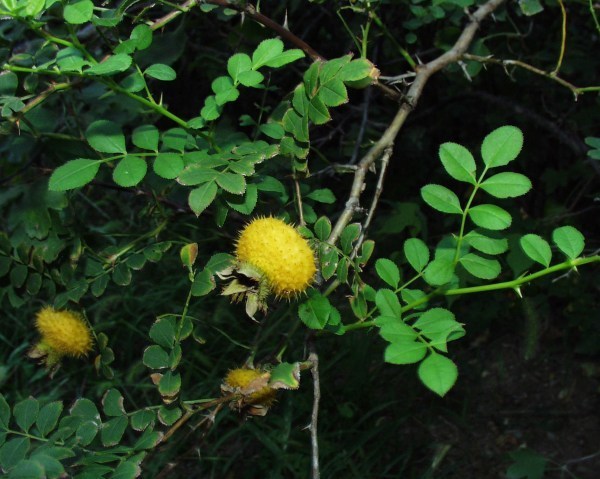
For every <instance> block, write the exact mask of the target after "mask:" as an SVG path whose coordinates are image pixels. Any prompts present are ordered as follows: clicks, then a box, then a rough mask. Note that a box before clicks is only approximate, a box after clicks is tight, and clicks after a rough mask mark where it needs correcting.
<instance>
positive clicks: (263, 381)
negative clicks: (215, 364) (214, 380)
mask: <svg viewBox="0 0 600 479" xmlns="http://www.w3.org/2000/svg"><path fill="white" fill-rule="evenodd" d="M269 377H270V375H269V373H268V372H266V371H262V370H260V369H248V368H237V369H232V370H231V371H229V372H228V373H227V376H225V380H224V384H223V386H222V389H223V391H225V392H234V393H240V394H241V395H242V396H243V401H242V403H243V404H244V405H252V406H264V407H266V408H268V407H270V406H271V405H272V404H273V403H274V402H275V395H276V390H275V389H272V388H271V387H269V386H268V382H269Z"/></svg>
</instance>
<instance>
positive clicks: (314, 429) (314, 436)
mask: <svg viewBox="0 0 600 479" xmlns="http://www.w3.org/2000/svg"><path fill="white" fill-rule="evenodd" d="M308 348H309V354H308V361H309V362H310V363H311V368H310V370H311V372H312V377H313V408H312V414H311V417H310V425H309V426H308V427H309V429H310V445H311V457H312V461H311V477H312V479H319V478H320V477H321V472H320V470H319V437H318V419H319V401H320V400H321V383H320V380H319V355H318V354H317V350H316V347H315V337H314V336H312V337H311V338H309V340H308Z"/></svg>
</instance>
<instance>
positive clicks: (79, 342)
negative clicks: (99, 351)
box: [35, 306, 93, 357]
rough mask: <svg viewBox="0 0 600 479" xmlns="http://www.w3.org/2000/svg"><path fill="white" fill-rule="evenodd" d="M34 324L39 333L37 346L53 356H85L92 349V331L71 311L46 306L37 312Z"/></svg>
mask: <svg viewBox="0 0 600 479" xmlns="http://www.w3.org/2000/svg"><path fill="white" fill-rule="evenodd" d="M35 326H36V328H37V330H38V331H39V333H40V335H41V340H40V343H39V347H41V348H43V349H49V350H50V351H49V352H50V353H52V354H53V355H55V356H58V357H60V356H73V357H81V356H85V355H86V354H87V353H89V352H90V351H91V349H92V343H93V341H92V333H91V332H90V329H89V327H88V325H87V324H86V323H85V321H84V320H83V318H82V317H81V316H80V315H78V314H76V313H73V312H72V311H67V310H64V311H56V310H55V309H54V308H52V307H49V306H48V307H46V308H44V309H42V310H41V311H39V312H38V314H37V316H36V323H35Z"/></svg>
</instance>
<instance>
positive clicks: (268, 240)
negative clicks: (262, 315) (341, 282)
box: [235, 217, 317, 298]
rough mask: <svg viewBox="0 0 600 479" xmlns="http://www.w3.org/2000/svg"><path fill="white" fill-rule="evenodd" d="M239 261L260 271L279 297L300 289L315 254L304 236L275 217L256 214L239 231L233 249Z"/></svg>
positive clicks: (307, 278) (311, 269) (312, 272)
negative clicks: (235, 245) (254, 217)
mask: <svg viewBox="0 0 600 479" xmlns="http://www.w3.org/2000/svg"><path fill="white" fill-rule="evenodd" d="M235 254H236V257H237V259H238V261H239V262H240V263H248V264H250V265H251V266H253V267H254V268H256V269H257V270H259V271H260V273H262V274H263V275H264V276H265V278H266V279H267V281H268V283H269V286H270V288H271V289H272V291H273V292H274V293H275V294H276V295H278V296H282V297H288V298H289V297H291V296H294V295H297V294H299V293H302V292H303V291H305V290H306V289H307V288H308V286H310V284H311V283H312V281H313V277H314V275H315V273H316V270H317V269H316V266H315V257H314V253H313V251H312V249H311V248H310V246H309V244H308V242H307V241H306V239H304V238H303V237H302V236H300V234H299V233H298V231H296V229H295V228H294V227H292V226H290V225H288V224H287V223H286V222H285V221H283V220H280V219H278V218H273V217H267V218H257V219H255V220H253V221H251V222H250V223H249V224H248V225H247V226H246V227H245V228H244V229H243V230H242V232H241V234H240V237H239V239H238V242H237V247H236V251H235Z"/></svg>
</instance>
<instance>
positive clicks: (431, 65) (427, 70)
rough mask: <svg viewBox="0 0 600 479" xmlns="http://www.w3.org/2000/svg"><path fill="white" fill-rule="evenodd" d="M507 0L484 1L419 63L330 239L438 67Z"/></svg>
mask: <svg viewBox="0 0 600 479" xmlns="http://www.w3.org/2000/svg"><path fill="white" fill-rule="evenodd" d="M503 2H504V0H489V1H488V2H486V3H484V4H483V5H481V6H480V7H479V8H478V9H477V10H476V11H475V12H474V13H473V14H472V15H471V16H470V17H469V18H470V21H469V23H468V24H467V26H466V27H465V28H464V30H463V31H462V33H461V35H460V37H459V38H458V40H457V41H456V43H455V44H454V46H453V47H452V48H451V49H450V50H448V51H447V52H446V53H444V54H443V55H440V56H439V57H437V58H435V59H434V60H432V61H430V62H428V63H426V64H424V65H419V66H418V67H417V74H416V76H415V78H414V81H413V83H412V85H411V86H410V88H409V90H408V93H407V95H406V101H405V102H404V103H402V105H401V106H400V108H399V109H398V112H397V113H396V116H395V117H394V119H393V120H392V122H391V123H390V125H389V126H388V128H387V129H386V130H385V132H384V133H383V135H382V136H381V138H380V139H379V140H378V141H377V143H375V144H374V145H373V146H372V147H371V149H370V150H369V151H368V152H367V153H366V154H365V156H364V157H363V158H362V159H361V160H360V162H359V163H358V168H357V169H356V171H355V173H354V181H353V183H352V188H351V190H350V195H349V197H348V201H346V205H345V207H344V210H343V211H342V214H341V215H340V217H339V218H338V220H337V222H336V224H335V226H334V228H333V230H332V232H331V235H330V236H329V239H328V240H327V242H328V243H330V244H334V243H336V242H337V240H338V238H339V237H340V235H341V233H342V231H343V230H344V228H345V227H346V225H347V224H348V223H350V221H351V220H352V217H353V216H354V213H355V212H356V211H357V210H358V208H359V207H360V202H359V199H360V196H361V194H362V192H363V191H364V189H365V184H366V175H367V172H368V171H369V168H370V167H371V165H372V164H373V163H374V162H375V161H376V160H377V159H378V158H380V157H381V155H382V154H383V152H384V151H385V150H386V149H387V148H390V147H392V145H393V144H394V140H395V139H396V137H397V136H398V133H399V132H400V129H401V128H402V126H403V125H404V122H405V121H406V118H407V117H408V115H409V114H410V113H411V111H412V110H413V109H414V108H415V107H416V105H417V103H418V101H419V98H420V97H421V94H422V93H423V89H424V88H425V85H426V84H427V81H428V80H429V78H430V77H431V76H432V75H433V74H434V73H437V72H438V71H440V70H442V69H443V68H445V67H446V66H448V65H450V64H452V63H456V62H457V61H459V60H460V59H461V58H462V57H463V56H464V53H465V52H466V51H467V48H468V47H469V45H470V44H471V42H472V41H473V38H474V36H475V33H476V32H477V29H478V28H479V24H480V22H481V21H482V20H484V19H485V18H486V17H488V16H489V15H490V14H491V13H492V12H493V11H494V10H496V9H497V8H498V7H499V6H500V5H501V4H502V3H503Z"/></svg>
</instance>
